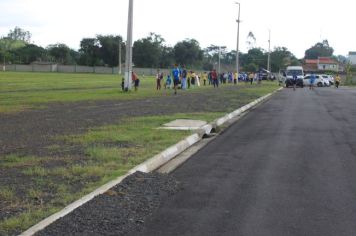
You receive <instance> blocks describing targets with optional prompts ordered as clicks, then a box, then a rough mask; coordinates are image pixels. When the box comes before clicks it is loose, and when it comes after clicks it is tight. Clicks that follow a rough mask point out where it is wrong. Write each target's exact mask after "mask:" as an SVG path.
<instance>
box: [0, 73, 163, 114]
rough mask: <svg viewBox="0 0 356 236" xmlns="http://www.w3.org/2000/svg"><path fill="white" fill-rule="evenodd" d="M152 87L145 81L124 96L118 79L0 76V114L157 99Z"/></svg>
mask: <svg viewBox="0 0 356 236" xmlns="http://www.w3.org/2000/svg"><path fill="white" fill-rule="evenodd" d="M154 86H155V85H154V79H153V77H145V78H144V79H141V83H140V88H139V92H129V93H123V92H122V91H121V77H119V75H102V74H58V73H20V72H1V73H0V112H16V111H21V110H24V109H31V108H42V107H45V106H46V104H48V103H50V102H77V101H94V100H108V99H137V98H144V97H148V96H159V95H160V94H159V93H157V92H156V91H155V90H154Z"/></svg>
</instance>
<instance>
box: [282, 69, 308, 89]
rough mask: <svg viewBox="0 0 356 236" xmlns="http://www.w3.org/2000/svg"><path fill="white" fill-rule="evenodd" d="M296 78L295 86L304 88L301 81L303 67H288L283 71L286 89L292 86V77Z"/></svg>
mask: <svg viewBox="0 0 356 236" xmlns="http://www.w3.org/2000/svg"><path fill="white" fill-rule="evenodd" d="M294 75H296V76H297V84H296V85H297V86H299V87H302V88H303V86H304V84H303V79H304V71H303V67H301V66H288V67H287V69H286V71H285V78H286V80H285V83H286V87H287V88H288V87H289V86H293V82H292V79H293V76H294Z"/></svg>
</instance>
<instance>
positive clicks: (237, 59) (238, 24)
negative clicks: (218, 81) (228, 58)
mask: <svg viewBox="0 0 356 236" xmlns="http://www.w3.org/2000/svg"><path fill="white" fill-rule="evenodd" d="M235 3H236V4H237V5H239V14H238V16H237V20H236V22H237V44H236V73H237V78H236V81H237V83H238V82H239V37H240V3H239V2H235Z"/></svg>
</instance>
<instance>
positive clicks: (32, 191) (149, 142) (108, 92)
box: [0, 73, 277, 235]
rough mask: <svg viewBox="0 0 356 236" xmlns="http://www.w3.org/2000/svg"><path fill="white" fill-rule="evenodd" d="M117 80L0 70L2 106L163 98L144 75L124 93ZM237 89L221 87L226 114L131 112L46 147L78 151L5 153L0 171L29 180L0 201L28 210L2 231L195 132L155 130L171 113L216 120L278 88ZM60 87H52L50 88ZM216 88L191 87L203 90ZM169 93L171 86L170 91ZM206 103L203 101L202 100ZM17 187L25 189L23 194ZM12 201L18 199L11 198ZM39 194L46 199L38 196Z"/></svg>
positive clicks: (26, 223)
mask: <svg viewBox="0 0 356 236" xmlns="http://www.w3.org/2000/svg"><path fill="white" fill-rule="evenodd" d="M120 81H121V80H120V78H118V76H115V75H92V74H51V73H43V74H41V73H0V112H16V111H20V110H23V109H30V108H37V107H43V106H44V105H46V104H48V103H49V102H75V101H92V100H105V99H140V98H145V97H154V96H162V93H163V92H157V91H155V89H154V87H155V86H154V79H153V78H147V79H145V80H143V81H142V84H141V87H140V89H139V92H137V93H136V92H130V93H122V92H121V91H120V89H119V87H120ZM239 87H240V88H241V89H239V90H238V94H237V93H236V91H237V90H234V89H232V90H228V89H227V90H224V94H223V96H224V98H226V99H228V100H229V101H230V103H229V105H227V106H225V107H224V108H223V109H224V112H210V113H204V112H202V113H189V114H183V113H182V114H173V115H165V116H146V117H136V118H130V117H128V118H127V119H126V120H123V121H122V120H121V121H120V124H113V125H107V126H103V127H93V128H91V129H90V130H88V132H86V133H84V134H82V135H70V136H62V137H54V138H55V139H57V140H58V141H59V143H61V144H62V143H65V144H64V145H63V146H62V145H61V146H60V145H51V146H48V147H47V149H48V150H54V151H55V150H60V149H63V148H68V147H71V146H80V147H82V148H83V149H84V152H85V155H84V156H80V157H72V156H59V157H36V156H18V155H16V154H11V155H8V156H5V157H1V158H0V170H1V169H5V168H9V169H11V170H12V171H14V172H17V173H18V176H20V177H19V178H21V175H22V177H23V178H24V179H26V180H28V181H29V182H30V183H31V184H30V185H31V186H27V185H24V186H16V191H14V189H13V188H12V187H11V186H2V187H1V189H0V199H2V200H4V199H5V200H6V201H9V200H10V199H13V205H17V207H18V208H20V209H25V210H24V211H22V213H21V214H19V215H17V216H14V217H11V218H8V219H3V220H2V221H0V235H7V234H17V233H20V232H21V231H23V230H26V229H27V228H28V227H30V226H31V225H33V224H35V223H36V222H38V221H39V220H41V219H43V218H45V217H47V216H49V215H51V214H52V213H54V212H55V211H57V210H59V209H62V208H63V207H64V206H66V205H67V204H69V203H71V202H73V201H74V200H76V199H78V198H80V197H81V196H83V195H85V194H87V193H89V192H91V191H93V190H94V189H96V188H97V187H98V186H100V185H102V184H104V183H107V182H108V181H110V180H112V179H114V178H116V177H118V176H121V175H123V174H125V173H127V171H128V170H130V169H131V168H133V167H134V166H136V165H138V164H140V163H142V162H143V161H145V160H147V159H148V158H150V157H152V156H154V155H155V154H157V153H159V152H161V151H163V150H164V149H166V148H167V147H169V146H171V145H173V144H175V143H177V142H178V141H180V140H181V139H183V138H184V137H186V136H188V135H189V134H191V132H190V131H173V130H162V129H157V128H158V127H160V126H161V125H162V124H164V123H166V122H169V121H172V120H174V119H200V120H205V121H213V120H214V119H216V118H218V117H221V116H223V115H224V114H225V113H226V112H231V111H232V110H234V109H237V108H238V107H239V106H241V105H244V104H246V103H248V102H250V101H252V100H254V99H256V98H257V97H261V96H263V95H265V94H267V93H269V92H272V91H274V90H275V89H276V88H277V87H276V85H275V83H263V85H262V86H254V87H249V86H247V85H246V84H244V83H240V84H239ZM53 89H55V90H53ZM209 89H211V87H208V86H207V87H200V88H194V89H191V90H189V91H188V92H189V93H200V92H206V91H208V90H209ZM170 92H172V91H170ZM202 105H203V104H202ZM17 191H19V192H22V193H24V194H23V195H24V196H22V198H21V197H20V196H17V195H16V194H17ZM14 199H15V200H14ZM36 199H37V200H38V199H41V202H40V203H41V204H39V203H38V201H36Z"/></svg>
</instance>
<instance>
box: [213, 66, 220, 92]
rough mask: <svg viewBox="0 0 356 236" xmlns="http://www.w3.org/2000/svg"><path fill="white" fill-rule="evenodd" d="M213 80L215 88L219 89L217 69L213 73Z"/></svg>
mask: <svg viewBox="0 0 356 236" xmlns="http://www.w3.org/2000/svg"><path fill="white" fill-rule="evenodd" d="M211 80H212V82H213V85H214V88H215V87H216V88H218V87H219V79H218V75H217V73H216V70H215V69H214V70H213V71H212V72H211Z"/></svg>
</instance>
